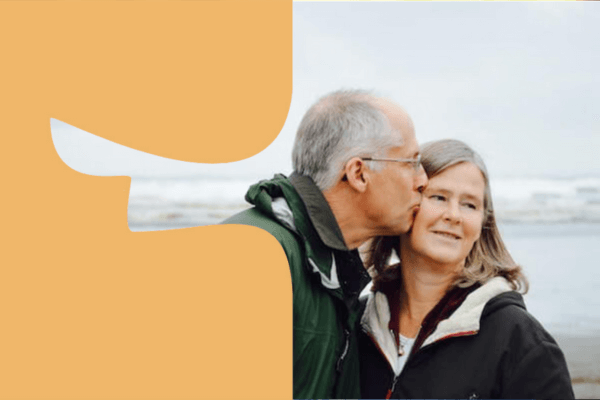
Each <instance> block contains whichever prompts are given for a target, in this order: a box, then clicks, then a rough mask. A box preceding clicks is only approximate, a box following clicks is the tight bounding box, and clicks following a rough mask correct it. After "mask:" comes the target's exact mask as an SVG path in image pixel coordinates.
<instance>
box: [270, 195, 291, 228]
mask: <svg viewBox="0 0 600 400" xmlns="http://www.w3.org/2000/svg"><path fill="white" fill-rule="evenodd" d="M271 209H272V210H273V214H274V215H275V217H276V218H277V219H278V220H279V221H281V223H282V224H284V225H285V226H287V227H288V228H290V229H291V230H292V231H294V232H296V224H295V223H294V214H293V213H292V210H291V209H290V206H289V205H288V203H287V201H286V200H285V199H284V198H283V197H278V198H276V199H273V201H272V202H271Z"/></svg>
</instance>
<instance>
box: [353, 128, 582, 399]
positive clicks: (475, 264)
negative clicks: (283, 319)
mask: <svg viewBox="0 0 600 400" xmlns="http://www.w3.org/2000/svg"><path fill="white" fill-rule="evenodd" d="M422 160H423V167H424V168H425V172H426V173H427V175H428V177H429V185H428V186H427V188H426V189H425V191H424V193H423V200H422V203H421V207H420V210H419V212H418V214H417V215H416V218H415V221H414V225H413V228H412V231H411V232H409V233H408V234H406V235H402V236H400V237H399V238H398V237H387V238H378V239H376V240H375V241H374V242H373V243H372V246H371V251H370V255H369V260H368V261H367V264H368V265H370V266H373V267H374V268H375V270H376V271H377V276H376V277H375V278H374V284H373V291H372V292H371V293H369V297H368V299H367V302H366V306H365V307H366V308H365V313H364V315H363V317H362V320H361V325H362V328H363V336H362V337H361V342H360V345H361V388H362V397H363V398H426V399H427V398H438V399H439V398H461V399H467V398H469V399H476V398H484V399H488V398H521V399H524V398H538V399H539V398H562V399H566V398H573V397H574V395H573V389H572V387H571V382H570V377H569V372H568V370H567V366H566V363H565V358H564V356H563V354H562V352H561V350H560V349H559V347H558V345H557V344H556V342H555V341H554V339H553V338H552V337H551V336H550V334H549V333H548V332H546V330H545V329H544V328H543V327H542V325H541V324H540V323H539V322H538V321H537V320H536V319H535V318H533V317H532V316H531V315H530V314H529V313H528V312H527V311H526V309H525V304H524V303H523V298H522V296H521V294H520V293H519V292H518V291H521V292H526V291H527V285H528V284H527V280H526V279H525V277H524V276H523V273H522V271H521V268H520V267H519V266H518V265H516V264H515V262H514V261H513V259H512V257H511V256H510V254H509V252H508V250H507V249H506V247H505V246H504V243H503V242H502V239H501V237H500V232H499V231H498V227H497V226H496V220H495V218H494V211H493V207H492V199H491V193H490V187H489V182H488V174H487V171H486V168H485V165H484V164H483V161H482V160H481V158H480V157H479V156H478V155H477V154H476V153H475V152H474V151H473V150H472V149H470V148H469V147H468V146H467V145H465V144H464V143H462V142H460V141H457V140H443V141H437V142H433V143H429V144H427V145H425V146H423V149H422ZM398 254H399V260H398ZM398 261H400V262H399V263H398ZM390 264H393V265H391V266H390Z"/></svg>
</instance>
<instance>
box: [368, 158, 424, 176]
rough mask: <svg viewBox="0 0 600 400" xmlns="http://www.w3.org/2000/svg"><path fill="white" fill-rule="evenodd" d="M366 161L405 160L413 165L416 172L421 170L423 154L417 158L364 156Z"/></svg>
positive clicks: (404, 161)
mask: <svg viewBox="0 0 600 400" xmlns="http://www.w3.org/2000/svg"><path fill="white" fill-rule="evenodd" d="M362 159H363V160H364V161H392V162H403V163H408V164H410V165H412V167H413V168H414V170H415V172H418V171H419V168H420V167H421V155H420V154H419V155H418V156H417V158H371V157H363V158H362Z"/></svg>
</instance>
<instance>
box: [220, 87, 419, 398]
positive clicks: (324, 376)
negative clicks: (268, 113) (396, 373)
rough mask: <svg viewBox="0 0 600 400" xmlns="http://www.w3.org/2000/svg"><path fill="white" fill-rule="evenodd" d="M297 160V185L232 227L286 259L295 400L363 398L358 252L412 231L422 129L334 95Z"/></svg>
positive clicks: (313, 121) (351, 94)
mask: <svg viewBox="0 0 600 400" xmlns="http://www.w3.org/2000/svg"><path fill="white" fill-rule="evenodd" d="M292 158H293V167H294V173H293V174H292V175H291V176H290V177H289V178H286V177H284V176H283V175H276V176H275V177H274V178H273V179H272V180H269V181H261V182H259V183H258V184H256V185H254V186H252V187H250V189H249V190H248V193H247V194H246V200H247V201H249V202H250V203H252V204H253V205H254V207H253V208H250V209H248V210H246V211H243V212H241V213H239V214H237V215H234V216H233V217H231V218H229V219H228V220H226V221H225V222H224V223H229V224H245V225H253V226H257V227H259V228H262V229H265V230H266V231H268V232H270V233H271V234H272V235H273V236H275V238H277V239H278V240H279V242H280V243H281V245H282V247H283V249H284V251H285V253H286V255H287V258H288V261H289V264H290V270H291V277H292V287H293V306H294V338H293V343H294V349H293V351H294V365H293V371H294V393H293V396H294V398H295V399H298V398H301V399H306V398H359V397H360V388H359V386H358V381H359V380H358V354H357V339H356V329H357V321H358V319H359V317H360V315H359V314H360V310H359V308H360V307H359V303H358V295H359V293H360V292H361V290H362V289H363V288H364V287H365V285H366V284H367V283H368V282H369V276H368V274H367V273H366V271H365V269H364V267H363V264H362V262H361V259H360V257H359V255H358V251H357V250H356V249H357V248H358V246H360V245H361V244H362V243H364V242H365V241H367V240H368V239H370V238H372V237H375V236H379V235H398V234H400V233H404V232H406V231H408V230H409V229H410V227H411V225H412V221H413V217H414V214H415V213H416V211H417V210H418V207H419V203H420V201H421V191H422V189H423V188H424V186H425V185H426V184H427V177H426V175H425V172H424V170H423V168H422V167H421V165H420V155H419V146H418V144H417V141H416V139H415V133H414V127H413V124H412V121H411V119H410V117H409V116H408V114H407V113H406V112H405V111H404V110H403V109H402V108H401V107H399V106H397V105H395V104H394V103H392V102H390V101H389V100H386V99H383V98H378V97H375V96H373V95H370V94H368V93H365V92H359V91H340V92H335V93H332V94H329V95H327V96H325V97H323V98H321V99H320V100H319V101H318V102H317V103H316V104H315V105H313V106H312V107H311V108H310V109H309V110H308V112H307V113H306V115H305V116H304V118H303V119H302V122H301V123H300V127H299V128H298V132H297V135H296V141H295V144H294V149H293V153H292Z"/></svg>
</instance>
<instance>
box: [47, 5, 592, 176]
mask: <svg viewBox="0 0 600 400" xmlns="http://www.w3.org/2000/svg"><path fill="white" fill-rule="evenodd" d="M293 29H294V36H293V40H294V42H293V50H294V53H293V56H294V60H293V65H294V70H293V94H292V103H291V106H290V112H289V115H288V119H287V121H286V123H285V126H284V128H283V130H282V131H281V133H280V135H279V136H278V138H277V139H276V140H275V141H274V142H273V144H271V146H269V148H267V149H266V150H265V151H263V152H262V153H260V154H258V155H256V156H255V157H252V158H250V159H247V160H244V161H240V162H236V163H229V164H194V163H187V162H178V161H172V160H168V159H162V158H160V157H157V156H153V155H149V154H145V153H141V152H138V151H135V150H131V149H127V148H124V147H123V146H120V145H117V144H114V143H111V142H108V141H106V140H104V139H100V138H97V137H94V136H92V135H89V134H87V133H85V132H82V131H79V130H78V129H76V128H71V127H69V126H68V125H65V124H61V123H59V122H55V123H53V124H52V134H53V139H54V141H55V144H56V147H57V150H58V152H59V155H60V156H61V157H62V158H63V160H64V161H65V162H67V163H68V164H69V165H70V166H71V167H73V168H75V169H77V170H79V171H81V172H84V173H89V174H96V175H130V176H153V175H157V176H158V175H161V176H165V175H168V176H178V175H212V176H248V175H254V176H257V177H259V176H260V177H265V178H267V177H270V176H271V175H272V174H273V173H275V172H283V173H286V174H287V173H290V172H291V161H290V154H291V148H292V144H293V138H294V134H295V130H296V127H297V125H298V123H299V121H300V119H301V118H302V115H303V113H304V112H305V111H306V109H307V108H308V107H309V106H310V105H311V104H312V103H313V102H314V101H315V100H316V99H318V98H319V97H320V96H321V95H323V94H325V93H327V92H330V91H333V90H337V89H340V88H347V89H348V88H361V89H371V90H375V91H376V92H377V93H379V94H381V95H384V96H386V97H390V98H392V99H393V100H394V101H396V102H397V103H399V104H401V105H402V106H404V107H405V108H406V109H407V110H408V112H409V114H410V115H411V116H412V118H413V120H414V122H415V126H416V134H417V139H418V140H419V141H420V142H426V141H429V140H434V139H441V138H447V137H452V138H458V139H461V140H464V141H466V142H467V143H469V144H470V145H472V146H473V147H474V148H475V149H476V150H478V151H479V152H480V153H481V155H482V156H483V157H484V160H485V161H486V163H487V165H488V168H489V170H490V174H491V176H492V178H503V177H511V176H544V177H552V176H560V177H564V176H581V175H591V174H594V175H600V157H599V156H598V155H599V153H600V73H599V72H598V71H600V44H599V43H600V41H599V40H598V38H600V2H541V3H540V2H535V3H530V2H523V3H522V2H499V3H496V2H462V3H454V2H449V3H448V2H433V3H429V2H397V3H395V2H379V3H372V2H364V3H361V2H347V3H339V2H333V3H294V20H293ZM64 122H65V123H67V124H68V123H69V121H64ZM90 133H94V132H90ZM249 171H251V172H249Z"/></svg>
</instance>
